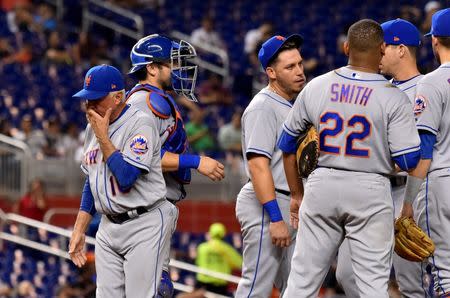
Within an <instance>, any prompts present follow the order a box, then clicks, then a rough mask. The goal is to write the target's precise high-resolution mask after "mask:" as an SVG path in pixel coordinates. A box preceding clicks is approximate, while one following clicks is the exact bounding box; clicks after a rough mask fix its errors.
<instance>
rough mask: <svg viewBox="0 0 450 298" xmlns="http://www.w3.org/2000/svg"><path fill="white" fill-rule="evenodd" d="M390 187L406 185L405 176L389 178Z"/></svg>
mask: <svg viewBox="0 0 450 298" xmlns="http://www.w3.org/2000/svg"><path fill="white" fill-rule="evenodd" d="M389 180H390V181H391V186H392V187H398V186H403V185H405V184H406V176H394V177H391V178H389Z"/></svg>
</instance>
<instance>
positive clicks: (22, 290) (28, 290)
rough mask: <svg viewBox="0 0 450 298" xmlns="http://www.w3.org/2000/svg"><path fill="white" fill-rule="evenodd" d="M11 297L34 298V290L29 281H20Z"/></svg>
mask: <svg viewBox="0 0 450 298" xmlns="http://www.w3.org/2000/svg"><path fill="white" fill-rule="evenodd" d="M13 297H17V298H36V297H37V294H36V289H35V287H34V286H33V284H32V283H31V282H30V281H29V280H23V281H21V282H20V283H19V284H18V285H17V288H16V295H15V296H14V295H13Z"/></svg>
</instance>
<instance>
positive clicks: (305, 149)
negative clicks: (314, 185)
mask: <svg viewBox="0 0 450 298" xmlns="http://www.w3.org/2000/svg"><path fill="white" fill-rule="evenodd" d="M296 158H297V166H298V173H299V174H300V177H302V178H307V177H308V176H309V174H311V172H312V171H314V169H315V168H316V167H317V162H318V160H319V135H318V134H317V130H316V129H315V128H314V126H311V127H310V128H309V129H308V131H307V132H306V133H305V134H304V135H303V136H302V137H300V138H299V140H298V148H297V153H296Z"/></svg>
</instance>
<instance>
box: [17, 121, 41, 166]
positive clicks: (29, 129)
mask: <svg viewBox="0 0 450 298" xmlns="http://www.w3.org/2000/svg"><path fill="white" fill-rule="evenodd" d="M20 126H21V128H22V130H13V132H12V134H13V137H14V138H16V139H18V140H21V141H24V142H25V143H27V145H28V146H29V147H30V150H31V154H32V156H33V157H36V158H38V159H42V158H43V153H42V150H43V148H44V147H45V146H46V140H45V136H44V134H43V133H42V131H41V130H38V129H35V128H34V127H33V122H32V118H31V116H30V115H25V116H23V118H22V122H21V124H20Z"/></svg>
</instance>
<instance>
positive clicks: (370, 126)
mask: <svg viewBox="0 0 450 298" xmlns="http://www.w3.org/2000/svg"><path fill="white" fill-rule="evenodd" d="M355 116H359V117H362V118H364V119H366V120H367V122H368V123H370V125H369V134H368V135H367V136H365V137H364V138H363V139H353V140H352V141H351V147H352V149H353V150H365V151H367V156H360V155H353V154H347V153H345V152H347V141H346V142H345V150H344V155H345V156H349V157H358V158H370V154H371V152H372V151H371V150H370V147H369V148H354V147H353V141H355V140H356V141H364V140H365V139H367V138H368V137H370V136H371V135H372V123H371V122H370V121H369V119H368V118H367V117H366V116H365V115H361V114H355V115H353V116H352V118H353V117H355ZM350 120H351V118H350ZM350 120H348V121H347V126H348V127H355V124H356V123H355V124H353V125H350ZM357 123H361V122H357ZM363 131H364V127H363V129H362V130H361V131H352V133H351V134H353V133H362V132H363ZM351 134H349V135H348V136H350V135H351ZM348 136H347V138H348Z"/></svg>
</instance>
